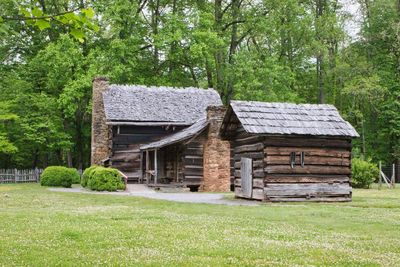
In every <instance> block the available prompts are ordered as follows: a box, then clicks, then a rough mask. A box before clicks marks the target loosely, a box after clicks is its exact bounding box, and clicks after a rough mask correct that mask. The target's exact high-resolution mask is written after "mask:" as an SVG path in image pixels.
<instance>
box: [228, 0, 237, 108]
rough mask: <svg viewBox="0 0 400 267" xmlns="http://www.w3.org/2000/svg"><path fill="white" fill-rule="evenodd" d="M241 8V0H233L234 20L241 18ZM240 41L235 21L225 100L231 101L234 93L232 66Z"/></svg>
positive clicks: (230, 47)
mask: <svg viewBox="0 0 400 267" xmlns="http://www.w3.org/2000/svg"><path fill="white" fill-rule="evenodd" d="M239 8H240V1H239V0H232V21H238V19H239ZM238 45H239V43H238V24H237V23H234V24H233V25H232V31H231V43H230V46H229V56H228V64H229V67H230V73H229V75H228V82H227V86H226V93H225V96H226V97H225V98H226V99H225V102H226V103H229V101H230V100H231V99H232V96H233V93H234V88H233V83H234V80H233V78H234V75H233V73H232V68H233V65H234V56H235V53H236V50H237V47H238Z"/></svg>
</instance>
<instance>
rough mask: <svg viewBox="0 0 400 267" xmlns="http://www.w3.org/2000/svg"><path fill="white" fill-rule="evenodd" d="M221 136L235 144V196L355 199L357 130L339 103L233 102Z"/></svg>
mask: <svg viewBox="0 0 400 267" xmlns="http://www.w3.org/2000/svg"><path fill="white" fill-rule="evenodd" d="M221 135H222V136H223V137H224V138H225V139H227V140H230V142H231V149H232V162H233V163H232V164H233V169H234V187H235V188H234V189H235V195H236V196H237V197H242V198H250V199H258V200H264V201H350V200H351V192H352V188H351V181H350V174H351V140H352V138H355V137H357V136H358V134H357V132H356V131H355V130H354V128H353V127H352V126H351V125H350V124H349V123H348V122H346V121H344V120H343V119H342V118H341V117H340V115H339V113H338V112H337V110H336V108H335V107H333V106H331V105H296V104H288V103H262V102H245V101H232V103H231V105H230V107H229V108H228V111H227V114H226V116H225V118H224V121H223V123H222V127H221ZM250 162H251V165H250ZM249 166H250V167H251V173H250V172H249ZM250 180H252V184H251V185H250V182H249V181H250ZM249 186H251V189H249ZM250 191H251V192H250Z"/></svg>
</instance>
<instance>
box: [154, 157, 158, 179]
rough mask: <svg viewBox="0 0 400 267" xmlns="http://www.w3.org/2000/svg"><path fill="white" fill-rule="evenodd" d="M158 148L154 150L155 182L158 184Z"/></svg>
mask: <svg viewBox="0 0 400 267" xmlns="http://www.w3.org/2000/svg"><path fill="white" fill-rule="evenodd" d="M157 175H158V173H157V149H155V150H154V184H157Z"/></svg>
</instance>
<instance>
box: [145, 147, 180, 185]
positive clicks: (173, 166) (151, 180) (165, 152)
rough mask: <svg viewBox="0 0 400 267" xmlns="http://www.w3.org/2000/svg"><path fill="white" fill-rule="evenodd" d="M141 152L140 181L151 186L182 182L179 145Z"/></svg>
mask: <svg viewBox="0 0 400 267" xmlns="http://www.w3.org/2000/svg"><path fill="white" fill-rule="evenodd" d="M141 154H142V163H141V176H142V179H140V180H141V183H146V184H148V185H151V186H152V185H168V184H179V183H183V179H182V171H181V169H182V154H181V149H180V148H179V146H169V147H163V148H159V149H151V150H150V149H149V150H144V151H142V153H141Z"/></svg>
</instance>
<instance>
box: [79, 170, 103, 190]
mask: <svg viewBox="0 0 400 267" xmlns="http://www.w3.org/2000/svg"><path fill="white" fill-rule="evenodd" d="M98 167H99V166H97V165H92V166H90V167H89V168H86V169H85V171H84V172H83V174H82V178H81V185H82V186H83V187H86V186H87V183H88V181H89V180H90V177H92V175H93V173H94V171H95V170H96V169H97V168H98Z"/></svg>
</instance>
